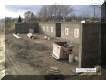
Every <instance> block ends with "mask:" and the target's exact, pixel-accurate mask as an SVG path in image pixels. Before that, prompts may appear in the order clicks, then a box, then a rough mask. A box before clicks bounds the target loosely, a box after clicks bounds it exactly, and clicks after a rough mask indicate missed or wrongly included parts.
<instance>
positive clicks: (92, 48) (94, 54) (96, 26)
mask: <svg viewBox="0 0 106 80" xmlns="http://www.w3.org/2000/svg"><path fill="white" fill-rule="evenodd" d="M100 28H101V25H100V23H85V24H83V27H82V53H81V54H80V55H81V56H80V58H81V61H80V62H81V67H94V66H95V65H100V62H101V49H100V48H101V47H100V45H101V31H100V30H101V29H100Z"/></svg>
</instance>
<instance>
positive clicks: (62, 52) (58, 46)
mask: <svg viewBox="0 0 106 80" xmlns="http://www.w3.org/2000/svg"><path fill="white" fill-rule="evenodd" d="M71 51H72V47H70V46H68V45H67V42H55V43H53V54H52V56H53V57H54V58H56V59H68V57H69V54H71Z"/></svg>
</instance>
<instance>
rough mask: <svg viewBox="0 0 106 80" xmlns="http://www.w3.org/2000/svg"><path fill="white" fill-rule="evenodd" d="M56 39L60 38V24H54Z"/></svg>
mask: <svg viewBox="0 0 106 80" xmlns="http://www.w3.org/2000/svg"><path fill="white" fill-rule="evenodd" d="M56 37H61V23H56Z"/></svg>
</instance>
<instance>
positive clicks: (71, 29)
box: [61, 22, 82, 44]
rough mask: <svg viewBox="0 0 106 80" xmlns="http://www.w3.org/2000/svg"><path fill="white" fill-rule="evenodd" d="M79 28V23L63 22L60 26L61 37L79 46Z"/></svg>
mask: <svg viewBox="0 0 106 80" xmlns="http://www.w3.org/2000/svg"><path fill="white" fill-rule="evenodd" d="M81 27H82V25H81V23H80V22H63V23H62V24H61V32H62V33H61V37H62V38H64V39H66V40H69V41H71V42H73V43H77V44H80V38H81Z"/></svg>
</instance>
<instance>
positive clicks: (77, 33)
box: [74, 28, 79, 38]
mask: <svg viewBox="0 0 106 80" xmlns="http://www.w3.org/2000/svg"><path fill="white" fill-rule="evenodd" d="M74 38H79V28H75V29H74Z"/></svg>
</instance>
